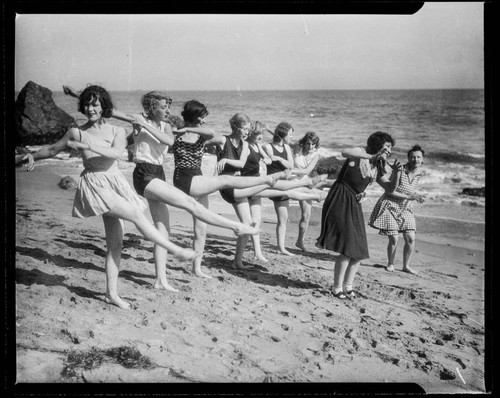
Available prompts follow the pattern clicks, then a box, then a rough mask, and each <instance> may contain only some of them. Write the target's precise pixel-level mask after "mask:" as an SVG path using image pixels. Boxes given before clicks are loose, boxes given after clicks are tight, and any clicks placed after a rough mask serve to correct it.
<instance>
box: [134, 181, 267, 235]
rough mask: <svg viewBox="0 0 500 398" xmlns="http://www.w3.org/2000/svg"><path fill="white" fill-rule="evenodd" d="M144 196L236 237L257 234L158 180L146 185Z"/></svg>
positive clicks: (247, 226)
mask: <svg viewBox="0 0 500 398" xmlns="http://www.w3.org/2000/svg"><path fill="white" fill-rule="evenodd" d="M144 196H145V197H146V198H148V199H153V200H156V201H159V202H163V203H165V204H168V205H171V206H174V207H178V208H180V209H183V210H186V211H187V212H189V213H190V214H191V215H192V216H194V217H196V218H199V219H200V220H201V221H204V222H206V223H207V224H210V225H215V226H217V227H221V228H227V229H230V230H232V231H233V232H234V233H235V235H237V236H240V235H245V234H249V235H252V234H256V233H259V231H258V229H257V228H253V227H251V226H249V225H244V224H242V223H240V222H236V221H233V220H230V219H228V218H226V217H223V216H221V215H220V214H217V213H215V212H213V211H211V210H209V209H207V208H206V207H204V206H203V205H202V204H201V203H198V202H197V201H196V199H194V198H193V197H191V196H189V195H186V194H185V193H184V192H182V191H181V190H180V189H177V188H176V187H174V186H173V185H171V184H168V183H167V182H165V181H162V180H160V179H158V178H157V179H154V180H153V181H151V182H150V183H149V184H148V186H147V187H146V190H145V191H144Z"/></svg>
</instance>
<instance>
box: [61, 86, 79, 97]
mask: <svg viewBox="0 0 500 398" xmlns="http://www.w3.org/2000/svg"><path fill="white" fill-rule="evenodd" d="M62 87H63V92H64V94H66V95H69V96H71V97H74V98H78V99H79V98H80V96H79V95H78V93H77V92H76V90H75V89H74V88H73V87H71V86H64V85H63V86H62Z"/></svg>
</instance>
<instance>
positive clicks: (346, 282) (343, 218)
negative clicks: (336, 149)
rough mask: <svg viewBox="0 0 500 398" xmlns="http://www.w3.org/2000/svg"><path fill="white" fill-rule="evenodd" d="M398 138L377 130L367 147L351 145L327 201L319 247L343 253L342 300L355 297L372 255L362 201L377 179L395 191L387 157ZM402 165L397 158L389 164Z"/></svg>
mask: <svg viewBox="0 0 500 398" xmlns="http://www.w3.org/2000/svg"><path fill="white" fill-rule="evenodd" d="M394 144H395V141H394V139H393V138H392V137H391V136H390V135H389V134H387V133H384V132H381V131H377V132H376V133H373V134H372V135H370V137H369V138H368V141H367V145H366V147H355V148H347V149H344V150H343V151H342V156H343V157H345V158H347V159H346V160H345V162H344V165H343V166H342V169H341V170H340V172H339V175H338V177H337V180H336V181H335V183H334V184H333V185H332V187H331V188H330V191H329V193H328V196H327V197H326V199H325V202H324V204H323V210H322V216H321V234H320V236H319V238H318V240H317V243H316V246H317V247H319V248H322V249H327V250H331V251H334V252H337V253H339V255H338V257H337V260H336V261H335V270H334V279H333V294H334V296H335V297H337V298H339V299H350V298H355V297H356V293H355V292H354V290H353V287H352V286H353V281H354V277H355V276H356V273H357V271H358V267H359V264H360V262H361V260H363V259H366V258H369V253H368V242H367V239H366V230H365V222H364V218H363V209H362V207H361V200H362V198H363V197H364V193H365V190H366V188H367V187H368V185H370V184H371V183H372V182H373V181H377V183H378V184H379V185H380V186H382V187H383V188H384V189H387V190H394V187H395V186H396V179H395V178H393V179H390V178H388V174H387V173H386V170H385V168H386V160H387V157H388V156H389V155H390V154H391V150H392V147H393V146H394ZM389 167H392V168H393V169H394V168H395V169H397V168H398V167H400V165H399V163H398V162H397V161H395V162H394V164H393V165H389Z"/></svg>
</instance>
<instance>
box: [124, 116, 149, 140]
mask: <svg viewBox="0 0 500 398" xmlns="http://www.w3.org/2000/svg"><path fill="white" fill-rule="evenodd" d="M127 117H128V118H130V123H131V124H132V127H133V128H134V130H133V134H134V136H137V135H138V134H139V133H140V132H141V129H142V128H143V127H145V123H144V121H143V120H142V119H141V118H140V117H138V116H136V115H127Z"/></svg>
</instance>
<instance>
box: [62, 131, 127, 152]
mask: <svg viewBox="0 0 500 398" xmlns="http://www.w3.org/2000/svg"><path fill="white" fill-rule="evenodd" d="M67 145H68V147H69V148H72V149H81V150H88V151H92V152H94V153H97V154H98V155H101V156H103V157H106V158H109V159H119V158H120V157H121V156H122V154H123V151H125V148H126V147H127V136H126V133H125V129H123V128H121V127H119V128H117V131H116V135H115V139H114V140H113V143H112V144H111V147H106V146H101V145H91V144H86V143H84V142H81V141H80V140H79V137H74V138H72V139H69V140H68V141H67Z"/></svg>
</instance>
